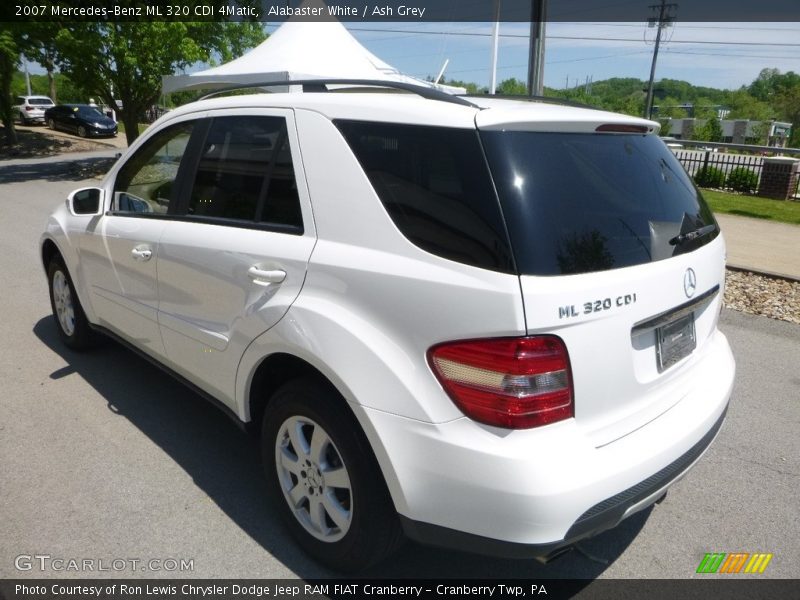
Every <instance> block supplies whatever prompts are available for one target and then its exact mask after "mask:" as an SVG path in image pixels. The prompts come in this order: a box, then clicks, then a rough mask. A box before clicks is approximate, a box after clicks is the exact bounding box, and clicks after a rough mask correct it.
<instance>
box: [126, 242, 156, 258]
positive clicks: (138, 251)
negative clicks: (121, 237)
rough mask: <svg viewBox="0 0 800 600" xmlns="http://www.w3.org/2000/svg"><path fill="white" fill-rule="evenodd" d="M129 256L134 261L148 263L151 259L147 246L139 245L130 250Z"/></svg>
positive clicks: (149, 249)
mask: <svg viewBox="0 0 800 600" xmlns="http://www.w3.org/2000/svg"><path fill="white" fill-rule="evenodd" d="M131 256H133V258H134V259H135V260H141V261H143V262H144V261H148V260H150V259H151V258H152V257H153V251H152V249H151V248H150V246H148V245H147V244H140V245H138V246H136V247H135V248H134V249H133V250H131Z"/></svg>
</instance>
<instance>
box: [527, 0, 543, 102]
mask: <svg viewBox="0 0 800 600" xmlns="http://www.w3.org/2000/svg"><path fill="white" fill-rule="evenodd" d="M545 21H547V0H531V46H530V57H529V58H528V94H530V95H531V96H543V95H544V35H545V34H544V29H545V27H544V26H545Z"/></svg>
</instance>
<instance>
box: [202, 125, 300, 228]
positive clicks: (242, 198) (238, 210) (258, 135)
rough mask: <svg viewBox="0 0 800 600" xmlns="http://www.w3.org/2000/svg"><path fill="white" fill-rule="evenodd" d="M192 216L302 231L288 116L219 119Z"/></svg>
mask: <svg viewBox="0 0 800 600" xmlns="http://www.w3.org/2000/svg"><path fill="white" fill-rule="evenodd" d="M188 215H189V216H193V217H200V218H208V219H225V220H231V221H241V222H249V223H264V224H271V225H278V226H288V227H289V228H291V230H292V231H293V232H298V231H299V232H301V233H302V228H303V221H302V216H301V212H300V201H299V197H298V193H297V184H296V180H295V176H294V168H293V165H292V157H291V151H290V147H289V138H288V136H287V133H286V120H285V119H284V118H282V117H253V116H248V117H218V118H215V119H214V120H213V121H212V124H211V127H210V129H209V131H208V134H207V135H206V138H205V142H204V143H203V145H202V148H201V150H200V156H199V163H198V166H197V174H196V176H195V180H194V184H193V186H192V191H191V194H190V198H189V205H188Z"/></svg>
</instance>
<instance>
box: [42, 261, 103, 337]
mask: <svg viewBox="0 0 800 600" xmlns="http://www.w3.org/2000/svg"><path fill="white" fill-rule="evenodd" d="M47 279H48V281H49V284H50V306H51V308H52V309H53V318H54V319H55V321H56V328H57V329H58V336H59V337H60V338H61V340H62V341H63V342H64V343H65V344H66V345H67V346H69V347H70V348H72V349H73V350H86V349H87V348H90V347H91V346H92V345H93V343H94V335H93V333H92V329H91V328H90V327H89V321H88V320H87V319H86V313H84V312H83V307H81V303H80V300H78V295H77V294H76V293H75V287H74V286H73V285H72V279H71V278H70V276H69V272H68V271H67V268H66V267H65V266H64V262H63V260H61V258H60V257H56V258H53V260H51V261H50V265H49V266H48V268H47Z"/></svg>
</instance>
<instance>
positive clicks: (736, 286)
mask: <svg viewBox="0 0 800 600" xmlns="http://www.w3.org/2000/svg"><path fill="white" fill-rule="evenodd" d="M724 302H725V306H726V307H727V308H732V309H733V310H738V311H741V312H746V313H750V314H751V315H762V316H765V317H769V318H771V319H779V320H781V321H788V322H789V323H797V324H800V281H789V280H786V279H779V278H777V277H767V276H764V275H756V274H755V273H749V272H746V271H732V270H729V271H727V276H726V277H725V300H724Z"/></svg>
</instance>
